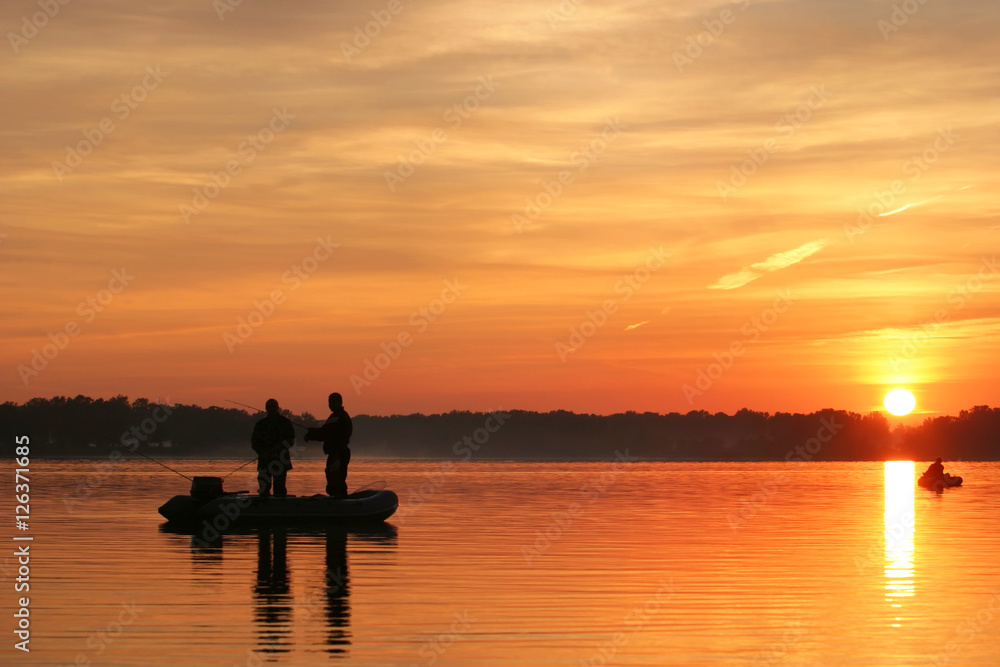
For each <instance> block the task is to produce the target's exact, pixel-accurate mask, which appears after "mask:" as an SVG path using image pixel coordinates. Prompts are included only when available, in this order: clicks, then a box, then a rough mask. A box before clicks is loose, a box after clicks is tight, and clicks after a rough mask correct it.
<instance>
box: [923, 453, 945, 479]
mask: <svg viewBox="0 0 1000 667" xmlns="http://www.w3.org/2000/svg"><path fill="white" fill-rule="evenodd" d="M924 477H926V478H927V479H928V480H935V479H941V478H943V477H944V464H942V463H941V458H940V457H939V458H938V459H937V460H936V461H934V463H932V464H930V466H928V468H927V470H926V471H925V472H924Z"/></svg>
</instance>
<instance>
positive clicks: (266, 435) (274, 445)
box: [250, 398, 295, 498]
mask: <svg viewBox="0 0 1000 667" xmlns="http://www.w3.org/2000/svg"><path fill="white" fill-rule="evenodd" d="M264 409H265V410H266V411H267V416H266V417H264V418H263V419H261V420H260V421H258V422H257V423H256V424H255V425H254V427H253V435H251V436H250V445H251V446H252V447H253V450H254V451H255V452H257V482H258V488H257V493H258V495H260V496H261V497H262V498H267V497H268V496H270V495H271V482H272V481H273V482H274V497H275V498H284V497H285V496H287V495H288V489H287V488H286V487H285V481H286V478H287V477H288V471H289V470H291V469H292V459H291V455H290V454H289V452H288V450H289V448H290V447H292V445H294V444H295V429H293V428H292V422H291V421H289V420H288V418H287V417H284V416H283V415H282V414H281V411H280V408H278V401H276V400H274V399H273V398H270V399H268V401H267V403H265V404H264Z"/></svg>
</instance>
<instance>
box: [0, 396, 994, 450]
mask: <svg viewBox="0 0 1000 667" xmlns="http://www.w3.org/2000/svg"><path fill="white" fill-rule="evenodd" d="M284 414H285V416H287V417H289V418H290V419H292V420H293V421H295V422H298V423H299V424H300V425H303V426H313V425H318V424H319V423H320V420H317V418H316V417H314V416H313V415H311V414H309V413H308V412H304V413H302V414H294V413H291V412H288V411H284ZM262 416H263V415H262V413H255V414H251V412H249V411H247V410H243V409H239V408H221V407H217V406H209V407H201V406H197V405H183V404H179V403H174V404H169V405H167V404H160V403H155V402H151V401H149V400H148V399H145V398H139V399H136V400H134V401H131V402H130V401H129V400H128V398H127V397H125V396H121V395H119V396H115V397H114V398H110V399H103V398H97V399H93V398H90V397H87V396H76V397H75V398H69V397H65V396H56V397H54V398H49V399H46V398H33V399H31V400H29V401H27V402H25V403H22V404H17V403H12V402H6V403H3V404H0V441H2V442H3V443H4V444H5V446H4V448H3V452H4V454H5V455H10V454H9V452H12V451H13V445H14V438H15V437H16V436H20V435H28V436H30V438H31V443H32V445H33V446H32V453H33V455H34V456H49V457H104V456H107V455H108V454H109V453H110V452H111V451H114V450H116V449H117V450H119V451H121V453H122V454H123V455H125V456H128V455H129V453H130V452H132V453H134V452H140V453H144V454H146V455H148V456H160V457H176V458H188V457H236V458H240V457H248V458H249V457H252V456H253V452H252V450H251V449H250V443H249V440H250V433H251V431H252V430H253V425H254V422H256V420H257V419H260V418H261V417H262ZM353 421H354V438H353V441H352V443H351V445H352V448H353V449H354V451H355V454H356V455H360V456H373V457H393V458H459V459H466V460H467V459H473V458H475V459H477V460H486V459H493V460H497V459H501V460H502V459H518V460H610V459H612V458H614V456H615V454H616V452H624V451H625V450H628V453H629V455H630V456H633V457H638V458H639V459H640V460H644V461H650V460H653V461H657V460H658V461H753V460H778V461H780V460H789V461H799V460H805V461H878V460H891V459H913V460H921V461H923V460H931V459H934V458H936V457H938V456H941V457H943V458H945V459H946V460H997V459H998V456H997V455H998V451H1000V447H998V445H1000V408H990V407H988V406H985V405H980V406H975V407H973V408H972V409H970V410H962V411H961V412H960V413H959V414H958V415H957V416H950V415H949V416H940V417H933V418H928V419H926V420H924V422H923V423H922V424H920V425H919V426H902V425H899V426H897V427H896V428H895V429H891V428H890V424H889V421H888V420H887V419H886V417H885V416H884V415H883V414H882V413H879V412H872V413H869V414H865V415H862V414H858V413H855V412H848V411H844V410H832V409H827V410H820V411H818V412H813V413H810V414H799V413H795V414H793V413H788V412H776V413H768V412H757V411H753V410H748V409H742V410H739V411H738V412H736V413H735V414H732V415H729V414H726V413H722V412H717V413H715V414H712V413H709V412H706V411H704V410H693V411H691V412H688V413H686V414H681V413H677V412H671V413H668V414H659V413H654V412H643V413H639V412H625V413H620V414H613V415H592V414H577V413H573V412H567V411H564V410H557V411H553V412H544V413H543V412H531V411H525V410H511V411H497V412H493V413H483V412H467V411H452V412H448V413H442V414H432V415H423V414H409V415H391V416H372V415H357V416H355V417H353ZM296 433H297V435H298V442H299V443H300V444H302V433H303V429H301V428H297V429H296ZM8 444H9V445H10V446H6V445H8ZM322 455H323V454H322V449H321V447H320V445H319V443H308V444H306V446H305V448H304V449H302V450H300V451H299V452H298V456H299V457H301V458H319V457H321V456H322Z"/></svg>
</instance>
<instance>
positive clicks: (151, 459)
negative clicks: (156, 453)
mask: <svg viewBox="0 0 1000 667" xmlns="http://www.w3.org/2000/svg"><path fill="white" fill-rule="evenodd" d="M128 451H130V452H132V453H133V454H138V455H139V456H141V457H142V458H144V459H149V460H150V461H152V462H153V463H155V464H156V465H160V466H163V467H164V468H166V469H167V470H169V471H170V472H173V473H177V474H178V475H180V476H181V477H183V478H184V479H186V480H188V481H191V482H193V481H194V480H193V479H191V478H190V477H188V476H187V475H185V474H184V473H182V472H177V471H176V470H174V469H173V468H171V467H170V466H168V465H167V464H166V463H162V462H160V461H157V460H156V459H154V458H153V457H152V456H146V455H145V454H143V453H142V452H140V451H139V447H138V446H136V448H135V449H129V450H128Z"/></svg>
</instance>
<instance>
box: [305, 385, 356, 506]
mask: <svg viewBox="0 0 1000 667" xmlns="http://www.w3.org/2000/svg"><path fill="white" fill-rule="evenodd" d="M328 403H329V405H330V416H329V417H328V418H327V420H326V423H324V424H323V425H322V426H320V427H319V428H311V429H309V430H308V431H306V438H305V439H306V440H321V441H322V442H323V453H324V454H326V455H327V459H326V493H327V495H329V496H333V497H334V498H344V497H346V496H347V465H348V464H349V463H350V462H351V448H350V447H348V444H349V443H350V442H351V435H352V434H353V433H354V426H353V425H352V424H351V417H350V415H348V414H347V411H346V410H344V398H343V397H342V396H341V395H340V394H338V393H337V392H334V393H332V394H330V398H329V400H328Z"/></svg>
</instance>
